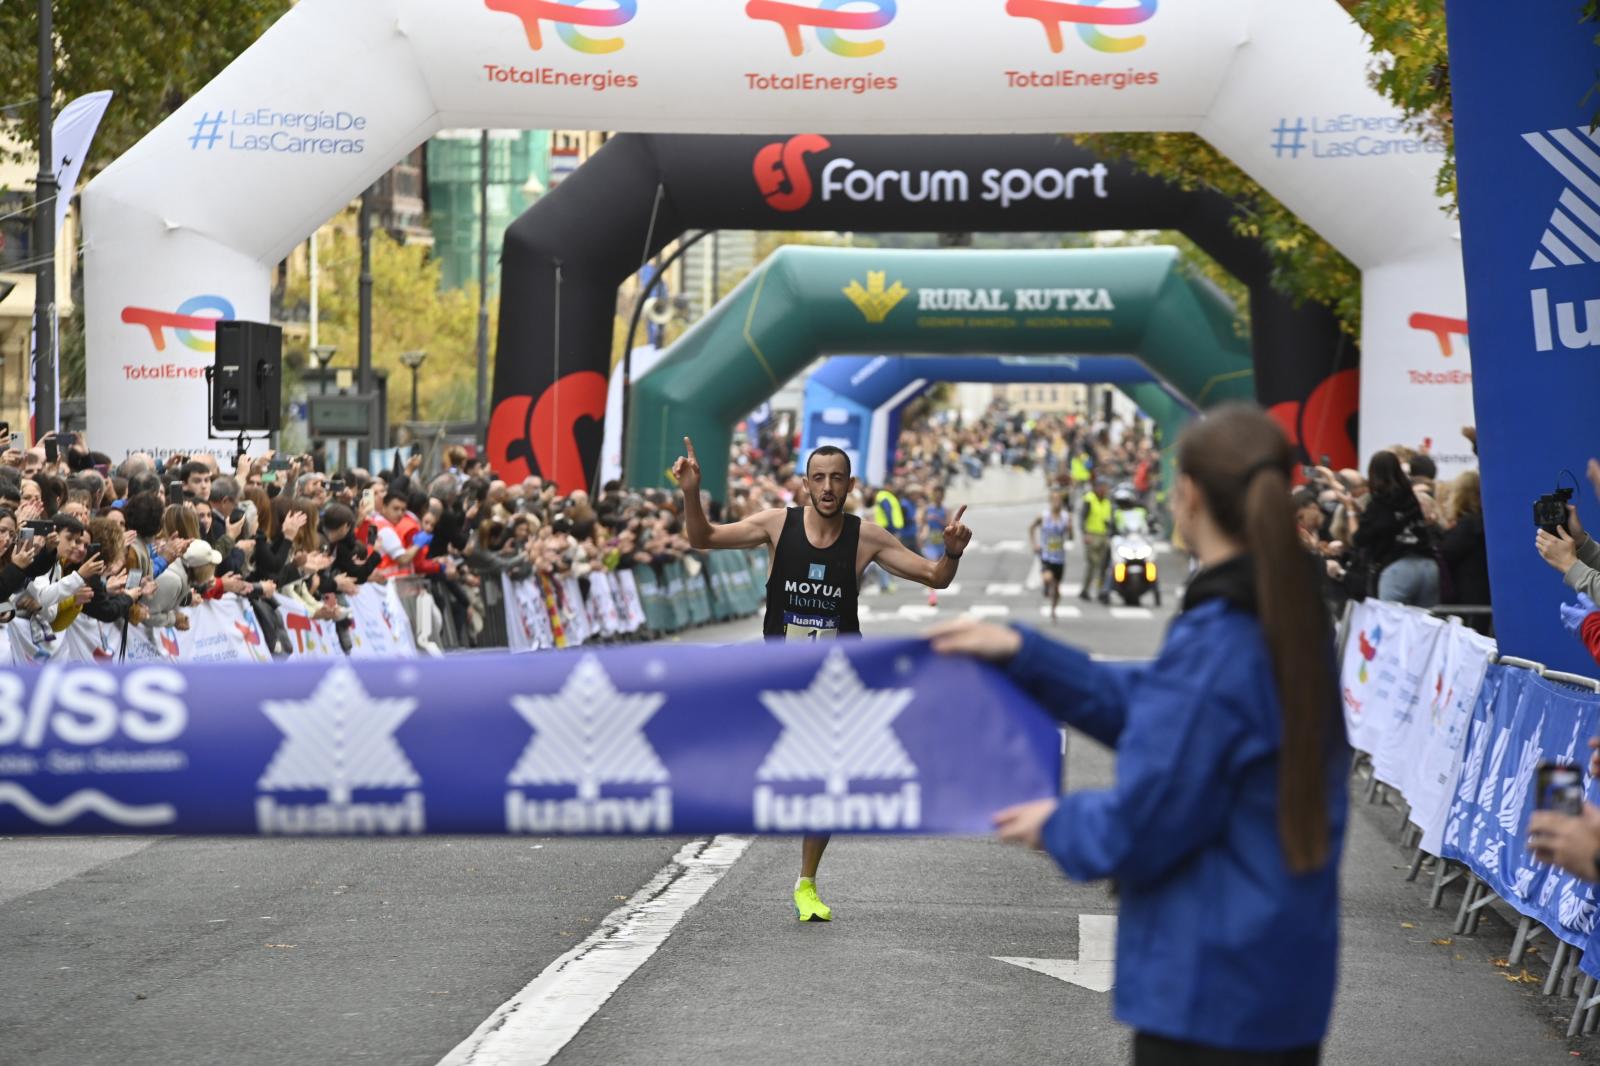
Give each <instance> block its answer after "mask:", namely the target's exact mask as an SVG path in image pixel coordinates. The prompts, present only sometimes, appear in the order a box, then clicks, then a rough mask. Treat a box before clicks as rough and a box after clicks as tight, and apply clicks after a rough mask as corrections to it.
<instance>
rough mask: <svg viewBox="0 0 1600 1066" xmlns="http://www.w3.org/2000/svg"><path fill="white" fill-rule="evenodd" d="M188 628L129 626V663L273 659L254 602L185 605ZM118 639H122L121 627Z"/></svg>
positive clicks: (232, 599) (224, 600)
mask: <svg viewBox="0 0 1600 1066" xmlns="http://www.w3.org/2000/svg"><path fill="white" fill-rule="evenodd" d="M183 613H184V615H185V616H186V617H187V618H188V619H189V628H188V629H178V628H176V627H174V626H167V627H164V628H161V629H154V628H152V627H150V626H129V627H128V653H127V660H128V661H129V662H183V663H222V662H267V661H268V660H270V659H271V658H272V655H271V653H270V651H269V650H268V649H267V646H266V639H265V637H264V636H263V635H262V632H261V626H260V624H259V623H258V622H257V621H256V617H255V612H254V611H253V610H252V609H251V607H250V605H249V604H248V603H246V602H244V601H243V600H241V599H239V598H238V597H237V596H224V597H222V598H221V599H218V600H207V601H206V602H205V603H202V604H201V605H200V606H198V607H187V608H184V611H183ZM107 628H116V629H117V630H118V633H117V637H116V639H117V640H120V627H107Z"/></svg>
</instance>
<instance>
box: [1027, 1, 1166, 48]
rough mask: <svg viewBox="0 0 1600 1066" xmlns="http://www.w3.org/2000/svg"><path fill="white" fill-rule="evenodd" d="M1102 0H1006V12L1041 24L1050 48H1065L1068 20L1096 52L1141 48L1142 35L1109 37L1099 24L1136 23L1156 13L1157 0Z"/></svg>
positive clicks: (1130, 24) (1135, 24)
mask: <svg viewBox="0 0 1600 1066" xmlns="http://www.w3.org/2000/svg"><path fill="white" fill-rule="evenodd" d="M1105 3H1106V0H1075V2H1072V3H1064V2H1063V0H1006V14H1008V15H1010V16H1012V17H1013V18H1019V19H1033V20H1035V21H1037V22H1038V23H1039V24H1040V25H1041V26H1043V27H1044V35H1045V38H1046V39H1047V40H1048V41H1049V42H1050V51H1052V52H1057V53H1059V52H1061V51H1062V50H1063V49H1065V48H1066V46H1067V42H1066V36H1065V34H1063V33H1062V24H1063V23H1071V24H1072V25H1073V28H1074V29H1076V30H1077V31H1078V37H1079V39H1080V40H1082V41H1083V43H1084V44H1087V45H1088V46H1089V47H1090V48H1093V49H1095V50H1096V51H1099V52H1132V51H1135V50H1137V49H1140V48H1143V47H1144V45H1145V36H1144V35H1143V34H1134V35H1132V36H1129V37H1113V36H1112V35H1110V34H1108V33H1104V32H1102V31H1101V27H1112V26H1137V25H1139V24H1141V23H1144V22H1148V21H1149V20H1150V19H1151V18H1152V17H1154V15H1155V13H1156V4H1157V0H1137V2H1136V3H1135V5H1134V6H1133V7H1103V6H1101V5H1103V4H1105Z"/></svg>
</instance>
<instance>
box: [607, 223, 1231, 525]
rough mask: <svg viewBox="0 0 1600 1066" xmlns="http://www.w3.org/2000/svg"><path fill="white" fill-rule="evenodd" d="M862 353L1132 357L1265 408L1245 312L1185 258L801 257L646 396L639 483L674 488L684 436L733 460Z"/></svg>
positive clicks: (707, 475) (1188, 389)
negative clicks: (771, 400) (791, 400)
mask: <svg viewBox="0 0 1600 1066" xmlns="http://www.w3.org/2000/svg"><path fill="white" fill-rule="evenodd" d="M854 352H874V353H880V352H881V353H900V354H907V353H917V354H962V355H968V354H997V355H1009V354H1019V355H1058V354H1062V353H1072V354H1079V355H1126V356H1132V357H1134V358H1137V359H1140V360H1141V361H1143V362H1144V364H1145V365H1146V366H1148V367H1149V368H1150V370H1151V372H1152V373H1153V374H1155V375H1156V376H1157V377H1159V378H1161V379H1162V380H1163V381H1165V382H1166V383H1167V384H1168V385H1170V386H1171V387H1172V388H1173V389H1174V390H1176V391H1177V392H1178V393H1180V394H1181V395H1183V396H1184V397H1186V398H1187V399H1188V400H1189V401H1190V402H1192V403H1193V404H1194V405H1195V406H1196V407H1199V408H1202V409H1204V408H1206V407H1211V406H1215V405H1216V404H1218V403H1222V402H1224V401H1229V400H1242V401H1247V402H1248V401H1251V400H1253V399H1254V395H1255V383H1254V380H1253V377H1252V373H1251V369H1250V367H1251V361H1250V346H1249V342H1248V341H1246V340H1245V339H1244V338H1242V337H1239V336H1238V335H1237V332H1236V331H1235V329H1234V324H1233V311H1232V308H1230V307H1229V306H1228V304H1227V303H1226V301H1225V300H1224V299H1223V298H1222V297H1221V296H1220V295H1219V294H1218V293H1216V292H1215V291H1214V290H1213V289H1211V288H1210V287H1209V286H1207V285H1205V284H1204V283H1201V282H1196V281H1193V280H1191V279H1190V278H1188V277H1187V276H1186V275H1185V274H1184V273H1183V271H1182V270H1181V269H1180V268H1179V264H1178V251H1177V249H1175V248H1168V247H1153V248H1105V249H1072V250H1061V251H1048V250H1046V251H993V252H991V251H961V250H950V251H905V250H899V251H889V250H878V249H855V248H814V247H805V246H800V245H788V246H785V247H783V248H780V249H779V250H778V251H777V252H776V253H775V254H773V255H772V256H770V257H768V258H767V259H766V261H764V262H763V263H762V264H761V265H760V266H759V267H758V268H757V269H756V270H755V272H754V273H752V274H751V275H750V276H749V277H747V278H746V279H745V280H744V281H743V282H742V283H741V284H740V285H739V287H738V288H737V289H735V290H734V291H733V292H732V293H730V294H729V295H728V297H727V298H726V299H725V300H723V301H722V302H721V303H720V304H718V305H717V306H716V307H715V308H713V309H712V311H711V313H710V314H708V315H706V316H705V317H704V318H702V319H701V320H700V321H699V322H697V323H695V325H694V327H693V328H692V329H690V330H689V332H687V333H685V334H684V335H683V337H682V338H681V339H680V340H679V341H678V343H677V344H675V345H674V346H673V348H672V351H671V352H670V353H668V355H667V356H666V358H664V359H663V360H662V361H661V363H660V364H659V365H658V366H657V367H656V368H655V369H654V370H652V371H651V372H650V373H649V374H647V375H645V376H644V377H643V378H641V379H640V380H639V381H638V382H637V383H636V384H635V385H634V391H633V397H632V402H631V403H630V405H629V406H630V408H631V410H630V414H629V419H628V427H627V464H626V472H627V477H628V480H629V482H630V483H631V484H634V485H637V486H660V485H665V484H666V483H667V480H666V472H667V468H668V467H669V466H670V465H671V463H672V461H673V459H674V458H676V457H677V456H678V455H679V454H680V453H681V451H682V447H683V438H684V437H686V436H688V437H692V438H694V442H695V450H696V451H698V452H699V453H700V454H701V455H702V456H721V455H726V454H727V451H728V446H729V443H730V442H731V439H732V435H733V426H734V425H735V424H736V423H737V422H738V420H739V419H741V418H743V417H744V416H745V415H746V414H747V413H748V412H750V411H751V410H753V409H754V408H755V407H757V406H758V405H759V404H760V403H761V402H762V401H763V400H765V399H766V398H767V397H769V396H771V395H772V394H773V393H774V392H776V391H777V390H778V389H779V388H780V387H781V386H782V385H783V383H784V382H785V381H787V380H789V378H791V377H793V376H794V375H795V374H797V373H799V372H800V371H801V370H804V369H805V368H806V367H807V366H809V365H810V364H811V362H812V361H813V360H814V359H816V358H817V357H818V356H823V355H838V354H843V353H854ZM1149 391H1150V392H1157V393H1158V392H1159V391H1160V390H1159V389H1157V388H1155V387H1154V386H1151V387H1150V389H1149ZM1141 398H1142V397H1141ZM1150 399H1151V402H1152V403H1158V402H1159V401H1156V400H1155V399H1154V397H1150ZM1169 404H1170V406H1171V407H1173V408H1177V407H1178V406H1179V405H1177V404H1171V403H1170V399H1169ZM1146 411H1147V412H1148V413H1150V414H1152V415H1153V416H1155V417H1156V420H1157V422H1158V423H1166V422H1169V421H1173V420H1174V419H1175V418H1176V415H1175V414H1170V413H1168V412H1164V411H1161V412H1158V411H1151V410H1150V409H1149V408H1148V407H1147V408H1146ZM1170 442H1171V441H1170V438H1169V444H1170ZM704 467H705V471H704V486H705V488H706V490H707V491H708V492H710V493H711V495H712V496H713V497H714V498H717V499H721V498H723V497H724V496H725V494H726V492H727V479H728V474H727V468H726V465H725V464H723V463H720V462H707V463H705V464H704Z"/></svg>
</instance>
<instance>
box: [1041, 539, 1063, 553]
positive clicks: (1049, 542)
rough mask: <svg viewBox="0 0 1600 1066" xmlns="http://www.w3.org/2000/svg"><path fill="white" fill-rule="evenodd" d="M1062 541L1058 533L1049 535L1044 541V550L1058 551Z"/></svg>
mask: <svg viewBox="0 0 1600 1066" xmlns="http://www.w3.org/2000/svg"><path fill="white" fill-rule="evenodd" d="M1062 543H1063V541H1062V540H1061V537H1060V535H1055V536H1051V537H1049V538H1047V539H1046V540H1045V542H1044V547H1045V551H1049V552H1058V551H1060V550H1061V546H1062Z"/></svg>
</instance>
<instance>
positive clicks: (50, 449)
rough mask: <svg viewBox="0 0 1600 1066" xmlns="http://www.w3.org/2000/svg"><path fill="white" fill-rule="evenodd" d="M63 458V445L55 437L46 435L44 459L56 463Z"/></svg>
mask: <svg viewBox="0 0 1600 1066" xmlns="http://www.w3.org/2000/svg"><path fill="white" fill-rule="evenodd" d="M60 458H61V445H60V443H59V442H58V441H57V440H56V439H55V438H54V437H46V438H45V441H44V461H45V462H47V463H54V462H56V461H58V460H59V459H60Z"/></svg>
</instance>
